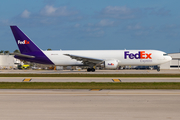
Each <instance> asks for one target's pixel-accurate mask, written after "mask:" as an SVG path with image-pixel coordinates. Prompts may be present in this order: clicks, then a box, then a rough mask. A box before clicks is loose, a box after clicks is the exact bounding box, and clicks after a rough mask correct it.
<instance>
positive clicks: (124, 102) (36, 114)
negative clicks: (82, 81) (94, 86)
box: [0, 89, 180, 120]
mask: <svg viewBox="0 0 180 120" xmlns="http://www.w3.org/2000/svg"><path fill="white" fill-rule="evenodd" d="M179 100H180V90H102V91H90V90H29V89H28V90H25V89H23V90H21V89H18V90H17V89H15V90H14V89H13V90H9V89H6V90H4V89H3V90H2V89H1V90H0V108H1V109H0V119H1V120H25V119H26V120H50V119H51V120H59V119H61V120H92V119H93V120H121V119H122V120H144V119H146V120H179V119H180V115H179V111H180V101H179Z"/></svg>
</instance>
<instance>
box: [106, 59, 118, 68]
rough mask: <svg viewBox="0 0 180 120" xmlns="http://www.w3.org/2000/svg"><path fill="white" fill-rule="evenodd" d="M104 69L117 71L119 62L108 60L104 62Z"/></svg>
mask: <svg viewBox="0 0 180 120" xmlns="http://www.w3.org/2000/svg"><path fill="white" fill-rule="evenodd" d="M104 67H105V68H108V69H116V68H117V67H118V60H106V61H104Z"/></svg>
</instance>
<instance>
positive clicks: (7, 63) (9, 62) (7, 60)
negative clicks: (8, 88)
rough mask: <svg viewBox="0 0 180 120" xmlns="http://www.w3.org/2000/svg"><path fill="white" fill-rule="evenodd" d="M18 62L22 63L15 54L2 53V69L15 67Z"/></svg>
mask: <svg viewBox="0 0 180 120" xmlns="http://www.w3.org/2000/svg"><path fill="white" fill-rule="evenodd" d="M18 64H21V61H20V60H19V59H16V58H14V55H3V54H1V55H0V69H15V68H17V65H18Z"/></svg>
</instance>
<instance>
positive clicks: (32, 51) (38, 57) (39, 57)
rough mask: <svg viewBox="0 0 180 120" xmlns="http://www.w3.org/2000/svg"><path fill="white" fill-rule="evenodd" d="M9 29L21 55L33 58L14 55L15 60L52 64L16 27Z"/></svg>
mask: <svg viewBox="0 0 180 120" xmlns="http://www.w3.org/2000/svg"><path fill="white" fill-rule="evenodd" d="M10 27H11V30H12V32H13V34H14V38H15V40H16V43H17V45H18V47H19V50H20V52H21V54H24V56H25V55H30V56H34V58H27V57H23V55H21V56H17V55H16V56H15V58H18V59H22V60H27V61H30V62H36V63H41V64H54V63H53V62H52V61H51V60H50V59H49V58H48V57H47V56H46V55H45V54H44V53H43V51H42V50H40V49H39V48H38V47H37V46H36V45H35V44H34V43H33V42H32V41H31V40H30V39H29V38H28V37H27V36H26V35H25V34H24V33H23V32H22V31H21V30H20V29H19V28H18V27H17V26H10Z"/></svg>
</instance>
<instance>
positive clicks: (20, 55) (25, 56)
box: [12, 53, 35, 58]
mask: <svg viewBox="0 0 180 120" xmlns="http://www.w3.org/2000/svg"><path fill="white" fill-rule="evenodd" d="M12 55H16V56H19V57H24V58H35V56H31V55H24V54H20V53H12Z"/></svg>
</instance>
